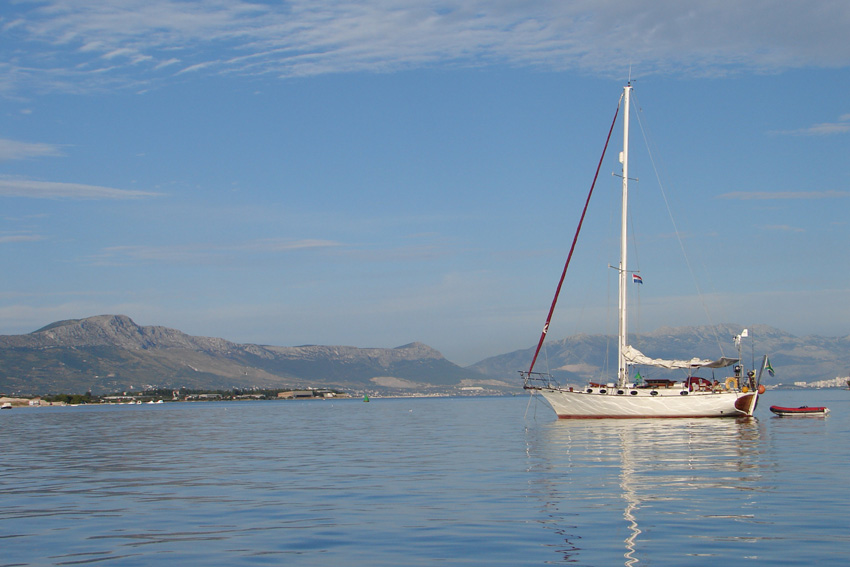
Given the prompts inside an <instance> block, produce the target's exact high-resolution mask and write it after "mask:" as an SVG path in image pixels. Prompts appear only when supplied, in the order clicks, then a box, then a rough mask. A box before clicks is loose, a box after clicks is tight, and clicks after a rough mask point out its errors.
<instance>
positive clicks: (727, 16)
mask: <svg viewBox="0 0 850 567" xmlns="http://www.w3.org/2000/svg"><path fill="white" fill-rule="evenodd" d="M4 11H5V12H6V14H5V16H6V17H5V18H4V19H3V20H0V22H3V23H2V24H0V25H2V28H3V32H4V34H5V35H6V37H7V41H8V42H10V45H15V46H17V49H8V50H5V51H4V54H3V55H0V89H3V90H5V91H7V92H13V91H20V90H22V89H23V88H24V87H30V88H33V87H37V88H39V89H43V90H49V89H54V90H55V89H61V90H74V89H77V90H82V89H90V88H98V87H99V88H103V87H104V86H107V85H113V86H114V85H120V84H123V85H125V86H133V85H138V84H139V83H147V82H151V81H157V80H167V79H168V77H169V76H172V75H173V74H174V73H178V72H187V71H189V70H193V71H201V72H204V73H210V74H240V75H260V76H282V77H292V76H306V75H317V74H323V73H337V72H351V71H367V72H387V71H393V70H398V69H409V68H412V67H422V66H432V65H456V66H479V65H486V64H506V65H511V66H523V67H538V68H546V69H584V70H588V71H590V72H594V73H606V74H607V73H612V72H613V73H622V72H623V71H624V68H625V66H626V65H628V64H629V62H631V63H632V64H633V65H635V66H636V68H639V69H641V70H642V72H644V73H650V72H656V71H675V72H687V73H697V74H710V73H723V72H728V70H729V69H748V70H756V71H761V70H776V69H785V68H795V67H803V66H823V67H828V66H843V65H847V64H848V62H850V43H848V42H847V41H846V29H847V28H848V27H850V5H848V4H847V3H846V2H842V1H834V0H811V1H809V2H805V3H800V2H790V3H785V4H783V5H782V6H781V7H778V6H777V5H776V4H775V3H773V2H739V1H735V0H717V1H715V2H703V3H699V4H693V3H683V2H680V1H678V0H658V1H655V2H652V3H643V2H640V3H638V2H633V1H631V0H572V1H570V2H561V1H555V0H525V1H519V0H507V1H503V2H491V1H489V0H442V1H441V2H437V3H435V2H433V1H431V0H371V1H370V0H291V1H288V2H277V3H260V2H251V1H248V0H197V1H194V2H185V1H178V0H116V1H114V2H103V1H102V0H77V1H75V2H66V1H60V0H42V1H40V2H37V3H36V2H20V3H15V4H11V5H7V6H6V8H4Z"/></svg>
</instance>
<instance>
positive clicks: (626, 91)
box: [617, 82, 632, 388]
mask: <svg viewBox="0 0 850 567" xmlns="http://www.w3.org/2000/svg"><path fill="white" fill-rule="evenodd" d="M631 90H632V84H631V82H629V83H628V84H627V85H626V86H625V87H623V152H622V153H621V154H620V162H621V163H622V164H623V205H622V220H621V227H620V229H621V233H620V284H619V296H620V297H619V302H618V303H619V314H620V322H619V325H618V327H619V329H618V335H619V342H618V345H617V364H618V371H617V386H618V387H619V388H624V387H625V386H626V384H627V383H628V381H629V375H628V368H627V367H626V338H627V334H628V330H627V327H626V289H627V287H626V286H627V285H628V279H627V278H628V269H627V266H628V264H627V263H626V256H627V253H628V243H627V241H626V236H627V229H628V226H627V224H628V204H629V95H630V93H631Z"/></svg>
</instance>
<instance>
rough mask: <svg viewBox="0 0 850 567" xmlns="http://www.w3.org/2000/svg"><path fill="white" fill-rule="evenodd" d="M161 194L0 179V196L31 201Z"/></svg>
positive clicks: (137, 196)
mask: <svg viewBox="0 0 850 567" xmlns="http://www.w3.org/2000/svg"><path fill="white" fill-rule="evenodd" d="M160 195H162V193H152V192H149V191H130V190H127V189H114V188H112V187H100V186H98V185H83V184H81V183H59V182H54V181H33V180H29V179H14V178H5V179H4V178H0V196H3V197H30V198H33V199H83V200H85V199H143V198H147V197H158V196H160Z"/></svg>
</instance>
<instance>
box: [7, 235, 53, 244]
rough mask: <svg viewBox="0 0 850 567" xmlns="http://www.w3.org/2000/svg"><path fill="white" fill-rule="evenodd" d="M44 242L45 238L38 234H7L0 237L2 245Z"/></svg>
mask: <svg viewBox="0 0 850 567" xmlns="http://www.w3.org/2000/svg"><path fill="white" fill-rule="evenodd" d="M41 240H44V237H43V236H40V235H38V234H5V235H0V244H9V243H11V242H39V241H41Z"/></svg>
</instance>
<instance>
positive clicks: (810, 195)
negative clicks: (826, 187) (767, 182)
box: [717, 191, 850, 201]
mask: <svg viewBox="0 0 850 567" xmlns="http://www.w3.org/2000/svg"><path fill="white" fill-rule="evenodd" d="M846 197H850V191H773V192H771V191H738V192H735V193H724V194H722V195H718V196H717V198H718V199H737V200H739V201H755V200H758V201H766V200H772V199H807V200H816V199H841V198H846Z"/></svg>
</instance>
